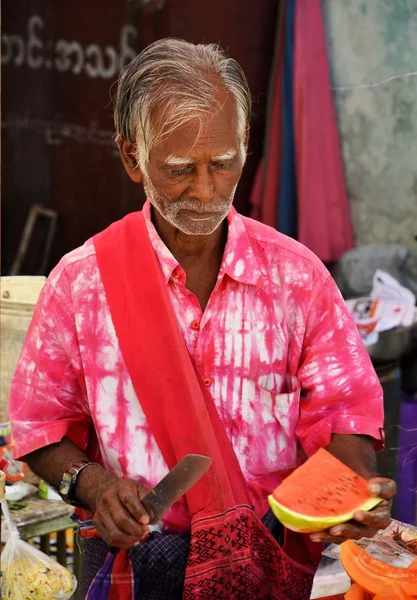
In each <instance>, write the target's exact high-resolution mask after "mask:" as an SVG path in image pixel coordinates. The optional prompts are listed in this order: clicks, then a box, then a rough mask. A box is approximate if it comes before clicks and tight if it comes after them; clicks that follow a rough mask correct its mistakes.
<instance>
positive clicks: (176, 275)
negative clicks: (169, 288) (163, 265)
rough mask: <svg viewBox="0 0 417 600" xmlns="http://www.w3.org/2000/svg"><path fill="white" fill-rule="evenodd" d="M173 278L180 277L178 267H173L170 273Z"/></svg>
mask: <svg viewBox="0 0 417 600" xmlns="http://www.w3.org/2000/svg"><path fill="white" fill-rule="evenodd" d="M172 276H173V278H174V279H179V278H180V273H179V270H178V269H175V271H174V272H173V274H172Z"/></svg>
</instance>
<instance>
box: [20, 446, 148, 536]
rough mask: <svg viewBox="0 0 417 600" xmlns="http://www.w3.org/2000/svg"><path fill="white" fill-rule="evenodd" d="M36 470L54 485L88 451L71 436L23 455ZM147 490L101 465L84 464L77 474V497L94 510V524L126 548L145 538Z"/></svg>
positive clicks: (102, 534)
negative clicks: (145, 500) (81, 447)
mask: <svg viewBox="0 0 417 600" xmlns="http://www.w3.org/2000/svg"><path fill="white" fill-rule="evenodd" d="M22 460H24V461H25V462H27V463H28V465H29V466H30V468H31V469H32V471H33V472H34V473H36V474H37V475H39V477H42V479H44V480H45V481H46V482H48V483H49V484H50V485H52V487H54V488H55V489H59V486H60V482H61V477H62V474H63V473H64V472H65V471H67V470H68V469H69V468H70V467H72V466H73V465H75V464H76V463H79V462H80V461H82V460H88V458H87V456H86V454H85V453H84V452H83V451H82V450H81V449H80V448H78V446H76V445H75V444H73V443H72V442H71V441H70V440H69V439H68V438H65V437H64V438H63V439H62V440H61V442H59V443H57V444H51V445H50V446H46V447H45V448H41V449H39V450H35V451H34V452H31V453H30V454H28V455H26V456H25V457H23V459H22ZM147 492H148V490H147V489H146V488H145V487H144V486H142V485H141V484H140V483H138V482H137V481H134V480H133V479H118V478H117V477H116V476H115V475H113V474H112V473H110V472H109V471H106V469H104V468H103V467H100V466H99V465H90V466H88V467H85V468H84V469H83V470H82V471H81V472H80V474H79V476H78V478H77V486H76V490H75V494H76V497H77V500H78V501H79V502H80V503H81V504H83V505H84V506H86V507H87V508H89V509H90V510H91V512H92V513H93V514H94V519H93V520H94V525H95V527H96V529H97V531H98V533H99V534H100V535H101V537H102V538H103V539H104V540H105V541H106V542H107V544H108V545H109V546H114V547H117V548H127V547H130V546H133V544H135V543H136V542H138V541H141V540H142V539H144V538H145V537H146V536H147V535H148V533H149V529H148V523H149V516H148V514H147V513H146V511H145V509H144V508H143V506H142V504H141V502H140V501H141V498H143V497H144V496H145V495H146V493H147Z"/></svg>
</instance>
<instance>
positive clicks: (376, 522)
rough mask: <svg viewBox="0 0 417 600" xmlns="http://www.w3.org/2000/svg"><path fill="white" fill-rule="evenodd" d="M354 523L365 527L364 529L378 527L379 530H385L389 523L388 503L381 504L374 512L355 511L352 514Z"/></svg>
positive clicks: (389, 510) (389, 508)
mask: <svg viewBox="0 0 417 600" xmlns="http://www.w3.org/2000/svg"><path fill="white" fill-rule="evenodd" d="M353 518H354V520H355V521H358V522H359V523H361V525H365V527H378V528H379V529H385V527H388V525H389V523H390V521H391V506H390V503H389V502H386V501H384V502H382V503H381V504H380V505H379V506H378V507H377V508H375V509H374V510H370V511H369V512H367V511H364V510H357V511H356V512H355V513H354V514H353Z"/></svg>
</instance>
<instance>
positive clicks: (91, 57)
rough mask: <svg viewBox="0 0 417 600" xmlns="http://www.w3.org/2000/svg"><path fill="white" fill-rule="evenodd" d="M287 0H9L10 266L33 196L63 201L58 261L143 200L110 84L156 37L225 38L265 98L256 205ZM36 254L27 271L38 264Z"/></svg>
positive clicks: (6, 188) (249, 170) (6, 211)
mask: <svg viewBox="0 0 417 600" xmlns="http://www.w3.org/2000/svg"><path fill="white" fill-rule="evenodd" d="M277 6H278V0H257V2H256V8H254V4H253V2H252V0H228V1H227V2H224V0H211V1H210V2H202V1H201V2H200V1H199V0H198V1H196V0H130V1H129V0H125V1H123V0H119V1H117V2H116V1H114V0H89V1H88V2H85V0H71V2H63V1H61V2H57V1H56V0H13V2H6V3H3V6H2V9H3V10H2V13H3V14H2V63H3V73H2V74H3V86H2V88H3V111H2V112H3V114H2V117H3V123H2V141H3V215H2V216H3V219H2V250H3V252H2V272H3V273H7V272H8V270H9V269H10V266H11V263H12V260H13V257H14V255H15V252H16V249H17V245H18V242H19V239H20V236H21V234H22V230H23V227H24V224H25V221H26V218H27V216H28V213H29V209H30V207H31V206H32V205H33V204H35V203H41V204H43V205H44V206H46V207H47V208H51V209H53V210H55V211H57V212H58V217H59V221H58V230H57V235H56V238H55V242H54V245H53V249H52V254H51V258H50V261H49V267H51V266H53V265H54V264H55V263H56V262H57V261H58V260H59V258H60V257H61V256H62V255H63V254H64V253H65V252H68V251H69V250H71V249H72V248H74V247H76V246H78V245H80V244H82V243H83V242H84V241H85V240H86V239H87V238H89V237H90V236H92V235H93V234H94V233H96V232H98V231H100V230H101V229H103V228H104V227H106V226H107V225H108V224H109V223H110V222H111V221H114V220H116V219H119V218H121V217H122V216H123V215H125V214H127V213H128V212H130V211H133V210H138V209H139V208H140V207H141V205H142V202H143V200H144V198H143V193H142V191H141V189H140V186H135V185H134V184H133V183H132V182H130V180H129V179H128V177H127V175H126V174H125V172H124V169H123V167H122V165H121V162H120V159H119V157H118V154H117V151H116V148H115V145H114V143H113V141H112V135H113V123H112V105H111V101H110V94H109V90H110V88H111V86H112V84H113V83H114V81H115V80H116V79H117V76H118V72H119V70H120V68H121V67H123V66H124V65H125V64H126V63H127V62H129V61H130V60H131V59H132V58H133V57H134V56H135V55H136V54H137V53H138V52H139V51H140V50H141V49H143V48H144V47H145V46H147V45H148V44H150V43H151V42H153V41H154V40H156V39H158V38H161V37H166V36H175V37H181V38H184V39H187V40H189V41H194V42H201V41H204V42H218V43H220V44H221V45H222V46H223V47H224V48H226V49H228V51H229V54H230V55H231V56H233V57H234V58H235V59H237V60H238V61H239V62H240V63H241V65H242V67H243V69H244V71H245V73H246V75H247V77H248V80H249V84H250V87H251V90H252V93H253V95H254V98H255V106H254V112H255V115H254V119H253V124H252V132H251V140H250V155H249V157H248V162H247V166H246V169H245V173H244V176H243V178H242V181H241V183H240V186H239V188H238V192H237V194H236V204H237V207H238V208H239V209H240V210H241V211H243V212H247V210H248V205H249V195H250V190H251V186H252V179H253V176H254V172H255V169H256V166H257V163H258V161H259V158H260V153H261V147H262V137H263V130H264V113H265V93H266V89H267V83H268V77H269V71H270V64H271V60H272V48H273V40H274V33H275V23H276V13H277ZM33 259H34V256H30V257H29V260H28V261H26V263H27V264H26V265H25V272H26V273H28V274H33V270H32V269H33V262H34V261H33Z"/></svg>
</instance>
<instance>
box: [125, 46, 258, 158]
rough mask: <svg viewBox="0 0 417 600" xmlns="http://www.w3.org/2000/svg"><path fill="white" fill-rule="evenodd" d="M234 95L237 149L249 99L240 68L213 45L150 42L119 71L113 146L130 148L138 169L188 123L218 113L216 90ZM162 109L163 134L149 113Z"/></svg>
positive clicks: (245, 124) (245, 125) (242, 136)
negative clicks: (162, 142) (123, 142)
mask: <svg viewBox="0 0 417 600" xmlns="http://www.w3.org/2000/svg"><path fill="white" fill-rule="evenodd" d="M222 88H223V89H224V90H225V91H226V92H228V93H230V94H232V95H233V97H234V98H235V100H236V108H237V127H238V132H239V136H240V140H241V150H242V151H243V153H245V148H244V139H245V134H246V131H247V130H248V128H249V120H250V115H251V104H252V99H251V94H250V91H249V86H248V83H247V80H246V77H245V75H244V73H243V70H242V68H241V67H240V65H239V64H238V63H237V62H236V61H235V60H233V59H232V58H228V57H227V56H226V54H225V52H224V51H223V50H222V49H221V48H220V46H218V45H217V44H196V45H194V44H190V43H189V42H185V41H184V40H179V39H175V38H166V39H162V40H158V41H157V42H154V43H153V44H151V45H150V46H148V47H147V48H145V50H143V51H142V52H141V53H140V54H139V55H138V56H136V58H134V59H133V60H132V62H131V63H129V64H128V65H127V66H126V67H125V68H124V69H123V71H122V72H121V74H120V78H119V82H118V87H117V92H116V98H115V110H114V122H115V128H116V141H118V140H120V139H123V140H126V141H129V142H131V143H133V144H135V146H136V148H137V158H138V162H139V164H140V166H141V168H145V167H146V163H147V162H148V160H149V153H150V151H151V149H152V148H153V147H154V146H155V145H156V144H157V143H158V142H159V141H160V140H161V139H162V138H163V137H166V136H167V135H169V134H170V133H172V131H174V130H175V129H177V128H178V127H180V126H181V125H183V124H184V123H186V122H187V121H189V120H191V119H199V120H200V131H201V128H202V124H203V119H204V117H205V116H207V114H208V113H211V112H213V110H216V109H221V102H220V100H219V99H218V98H219V94H218V91H219V89H222ZM161 105H163V107H164V112H163V115H162V118H163V121H164V127H163V131H159V132H155V131H154V130H153V128H152V125H151V117H152V113H153V111H154V110H155V108H156V107H158V106H161Z"/></svg>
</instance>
